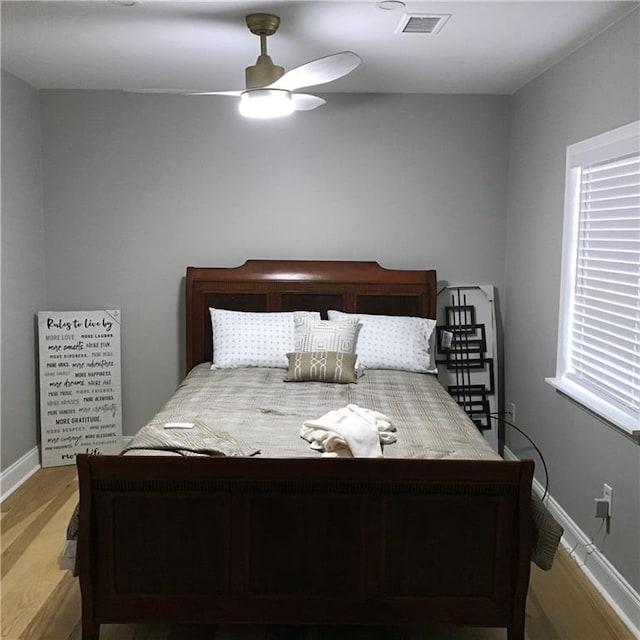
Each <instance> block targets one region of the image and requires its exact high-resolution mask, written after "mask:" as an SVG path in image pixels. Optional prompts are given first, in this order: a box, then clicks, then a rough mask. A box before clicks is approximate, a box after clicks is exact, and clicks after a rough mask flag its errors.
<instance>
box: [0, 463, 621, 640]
mask: <svg viewBox="0 0 640 640" xmlns="http://www.w3.org/2000/svg"><path fill="white" fill-rule="evenodd" d="M76 501H77V482H76V478H75V467H74V466H69V467H56V468H52V469H41V470H40V471H38V472H37V473H36V474H35V475H34V476H32V477H31V478H30V479H29V480H28V481H27V482H26V483H25V484H24V485H23V486H22V487H20V488H19V489H18V490H17V491H16V492H15V493H14V494H12V495H11V496H9V498H7V499H6V500H5V501H4V502H3V503H2V505H1V516H2V520H1V525H2V533H1V551H2V556H1V558H2V562H1V576H2V581H1V583H0V586H1V591H2V592H1V618H0V637H1V638H2V640H18V639H19V638H20V639H23V638H24V639H26V638H29V639H32V640H80V593H79V589H78V582H77V580H76V579H75V578H73V577H71V576H70V575H69V573H68V572H64V571H61V570H59V569H58V566H57V558H58V555H59V553H60V551H61V549H62V546H63V543H64V537H65V531H66V526H67V522H68V519H69V516H70V515H71V512H72V511H73V508H74V506H75V504H76ZM526 628H527V632H526V636H527V640H633V635H632V634H631V632H630V631H629V630H628V629H627V627H625V626H624V625H623V624H622V622H621V621H620V620H619V619H618V618H617V617H616V616H615V614H614V613H613V612H612V610H611V609H610V608H609V607H608V605H607V604H606V603H605V601H604V600H603V599H602V597H601V596H600V594H599V593H598V592H597V591H596V590H595V589H594V587H593V586H592V585H591V584H590V583H589V582H588V581H587V580H586V578H585V577H584V576H583V574H582V572H581V571H580V570H579V569H578V568H577V566H576V565H575V563H574V562H573V560H571V558H570V557H569V556H568V555H567V553H565V552H564V551H561V552H560V554H559V556H558V557H557V559H556V562H555V563H554V567H553V569H552V570H551V571H549V572H544V571H540V570H539V569H538V568H537V567H535V566H534V567H533V568H532V577H531V587H530V589H529V597H528V600H527V624H526ZM305 634H306V635H305ZM100 637H101V640H213V639H214V638H215V640H263V639H266V638H268V639H269V640H272V639H273V640H275V639H276V638H278V639H280V638H287V639H289V638H302V637H305V638H306V640H505V638H506V632H505V631H504V630H502V629H475V628H473V629H471V628H466V629H460V628H458V629H450V628H447V627H437V628H428V629H427V628H412V629H379V628H378V629H377V628H353V627H344V628H340V627H325V628H314V629H309V630H304V631H303V630H301V629H287V628H280V627H278V628H267V629H262V628H261V627H258V626H221V627H215V626H209V625H162V624H155V625H150V624H131V625H103V626H102V629H101V634H100Z"/></svg>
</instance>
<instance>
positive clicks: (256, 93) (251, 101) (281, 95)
mask: <svg viewBox="0 0 640 640" xmlns="http://www.w3.org/2000/svg"><path fill="white" fill-rule="evenodd" d="M239 108H240V113H241V114H242V115H243V116H244V117H245V118H281V117H283V116H289V115H291V114H292V113H293V112H294V110H295V106H294V103H293V100H292V99H291V92H290V91H285V90H283V89H250V90H248V91H244V92H243V93H242V95H241V96H240V107H239Z"/></svg>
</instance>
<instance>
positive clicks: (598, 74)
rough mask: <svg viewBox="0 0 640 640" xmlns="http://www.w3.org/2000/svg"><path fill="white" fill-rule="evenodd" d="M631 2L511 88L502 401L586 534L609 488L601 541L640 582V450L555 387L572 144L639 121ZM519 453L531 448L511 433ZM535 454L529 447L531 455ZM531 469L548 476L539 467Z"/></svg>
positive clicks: (639, 47) (638, 23) (639, 48)
mask: <svg viewBox="0 0 640 640" xmlns="http://www.w3.org/2000/svg"><path fill="white" fill-rule="evenodd" d="M639 15H640V14H639V12H638V11H636V12H634V13H633V14H632V15H630V16H628V17H627V18H626V19H624V20H623V21H622V22H620V23H618V24H617V25H614V26H613V27H612V28H611V29H609V30H608V31H606V32H604V33H603V34H601V35H600V36H599V37H598V38H596V39H595V40H593V41H591V42H590V43H588V44H587V45H586V46H585V47H583V48H582V49H580V50H578V51H576V52H575V53H574V54H573V55H571V56H570V57H568V58H566V59H565V60H563V61H562V62H561V63H560V64H558V65H556V66H555V67H554V68H553V69H551V70H550V71H547V72H546V73H544V74H543V75H542V76H539V77H538V78H537V79H536V80H534V81H533V82H531V83H529V84H528V85H527V86H526V87H524V88H523V89H521V90H520V91H518V93H517V94H516V95H515V96H514V97H513V102H512V116H511V162H510V163H511V170H510V185H509V218H508V226H507V248H506V271H505V280H506V295H505V298H506V300H505V306H504V326H505V343H504V352H505V365H506V366H505V371H506V376H505V384H506V403H507V406H509V403H510V402H514V403H515V404H516V407H517V411H516V417H517V422H518V425H519V426H520V427H521V428H523V429H524V430H525V431H526V432H527V433H529V435H530V436H531V437H532V438H533V439H534V441H535V442H536V443H537V444H538V446H539V447H540V448H541V449H542V451H543V452H544V454H545V457H546V460H547V463H548V465H549V471H550V476H551V486H550V491H551V494H552V496H553V497H554V498H555V499H556V500H557V501H558V502H559V503H560V504H561V505H562V507H563V508H564V509H565V510H566V511H567V512H568V514H569V515H570V516H571V518H572V519H573V520H574V521H575V522H576V523H577V524H578V526H579V527H580V528H581V529H582V530H583V531H584V532H585V533H587V534H592V533H594V532H595V531H596V529H597V528H598V526H599V522H600V521H599V520H596V518H594V515H593V510H594V502H593V501H594V498H596V497H600V496H601V495H602V485H603V483H604V482H607V483H609V484H611V485H612V486H613V488H614V497H613V502H614V507H613V508H614V517H613V518H612V523H611V534H610V537H609V538H608V539H607V540H606V541H605V542H604V543H603V541H602V540H603V539H602V535H599V536H598V538H597V542H598V543H599V547H600V548H601V550H604V553H605V555H606V556H607V558H608V559H609V560H610V561H611V563H612V564H613V565H614V566H615V567H616V568H617V569H618V570H619V571H620V572H621V573H622V574H623V575H624V577H625V578H626V579H627V580H628V581H629V582H630V584H631V585H632V586H633V587H634V588H635V589H636V590H638V589H639V588H640V538H639V533H638V532H639V530H640V527H639V523H640V447H639V446H638V445H637V444H635V443H633V442H632V441H631V440H629V439H628V438H627V437H625V436H624V435H622V434H620V433H619V432H617V431H614V430H613V429H612V428H611V427H609V426H607V425H605V424H604V423H603V422H601V421H599V420H597V419H595V418H594V417H592V416H591V415H590V414H588V413H587V412H586V411H584V410H582V409H581V408H579V407H578V406H577V405H575V404H573V403H572V402H570V401H569V400H567V399H566V398H565V397H563V396H561V395H559V394H558V393H556V392H555V391H554V390H553V389H552V388H551V387H550V386H549V385H547V384H546V383H545V382H544V378H545V377H548V376H554V375H555V362H556V338H557V326H558V301H559V291H560V264H561V242H562V222H563V205H564V200H563V199H564V174H565V153H566V147H567V145H569V144H572V143H574V142H578V141H580V140H584V139H586V138H590V137H592V136H595V135H597V134H599V133H602V132H603V131H607V130H610V129H613V128H616V127H619V126H621V125H623V124H626V123H628V122H631V121H634V120H637V119H638V118H640V103H639V96H640V87H639V78H640V69H639V67H640V64H639V60H640V44H639V39H640V36H639V34H640V19H639ZM509 445H510V447H511V448H512V449H513V450H514V451H515V453H516V454H518V455H519V456H521V457H522V456H527V455H528V456H532V451H531V449H529V448H528V447H527V446H526V443H525V442H524V440H523V439H522V438H521V437H519V436H514V437H512V438H510V439H509ZM532 457H533V456H532ZM536 477H537V478H538V479H539V480H540V481H543V479H544V476H543V474H542V473H541V472H540V470H538V473H537V474H536Z"/></svg>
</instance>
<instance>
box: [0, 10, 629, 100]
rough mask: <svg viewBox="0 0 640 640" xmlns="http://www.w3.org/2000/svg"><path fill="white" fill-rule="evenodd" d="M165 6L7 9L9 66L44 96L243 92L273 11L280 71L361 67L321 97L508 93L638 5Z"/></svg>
mask: <svg viewBox="0 0 640 640" xmlns="http://www.w3.org/2000/svg"><path fill="white" fill-rule="evenodd" d="M405 5H406V6H405V7H404V9H402V8H401V9H399V10H393V11H389V10H386V11H385V10H381V9H380V8H378V7H377V4H376V2H373V1H369V0H367V1H365V0H355V1H353V0H347V1H343V0H333V1H326V0H322V1H319V0H302V1H282V0H273V1H271V2H268V3H265V2H242V1H239V0H226V1H217V2H207V1H200V2H185V1H180V2H166V1H163V0H138V2H137V3H136V4H135V5H133V6H122V4H120V3H118V2H115V1H113V0H92V1H85V2H74V1H62V2H52V1H44V2H38V1H33V0H29V1H22V2H14V1H4V2H2V5H1V11H2V12H1V20H2V66H3V67H4V68H5V69H7V70H8V71H9V72H11V73H13V74H14V75H17V76H18V77H20V78H22V79H23V80H25V81H27V82H28V83H30V84H31V85H33V86H34V87H36V88H39V89H135V90H154V89H159V90H171V89H174V90H176V89H184V90H209V91H222V90H232V89H233V90H236V89H243V88H244V67H246V66H248V65H252V64H254V63H255V60H256V57H257V55H258V53H259V39H258V38H257V37H256V36H254V35H252V34H251V33H250V32H249V31H248V29H247V27H246V25H245V22H244V17H245V16H246V15H247V14H249V13H252V12H256V11H258V12H266V13H276V14H277V15H279V16H280V17H281V18H282V23H281V26H280V29H279V31H278V32H277V33H276V34H275V35H274V36H272V37H270V38H269V39H268V48H269V53H270V54H271V57H272V58H273V61H274V62H275V63H276V64H279V65H282V66H284V67H285V69H287V70H289V69H291V68H293V67H296V66H298V65H300V64H303V63H305V62H308V61H309V60H312V59H315V58H319V57H322V56H325V55H328V54H331V53H335V52H338V51H343V50H351V51H355V52H356V53H358V54H359V55H360V56H361V57H362V60H363V62H362V64H361V66H360V67H358V68H357V69H356V70H355V71H354V72H352V73H351V74H350V75H348V76H347V77H345V78H342V79H340V80H337V81H335V82H333V83H331V84H328V85H325V86H322V87H318V89H317V90H316V91H314V93H324V92H328V91H342V92H357V93H369V92H382V93H387V92H389V93H487V94H511V93H513V92H514V91H516V90H517V89H519V88H520V87H521V86H522V85H524V84H526V83H527V82H528V81H529V80H531V79H532V78H534V77H536V76H537V75H538V74H539V73H541V72H542V71H544V70H546V69H548V68H549V67H550V66H552V65H553V64H555V63H556V62H557V61H559V60H561V59H562V58H563V57H565V56H566V55H568V54H569V53H571V52H572V51H574V50H575V49H577V48H578V47H579V46H581V45H582V44H584V43H585V42H587V41H588V40H590V39H591V38H593V37H594V36H595V35H597V34H598V33H600V32H601V31H602V30H603V29H605V28H607V27H608V26H610V25H611V24H613V23H614V22H616V21H617V20H619V19H620V18H621V17H622V16H624V15H626V14H627V13H629V12H630V11H632V10H633V9H634V8H635V7H637V6H638V5H639V3H638V2H630V1H617V2H609V1H606V0H597V1H587V2H585V1H582V0H570V1H568V2H557V1H555V0H546V1H545V0H543V1H537V2H525V1H520V0H511V1H506V2H497V1H489V2H485V1H480V0H477V1H468V2H462V1H448V2H412V1H411V0H406V1H405ZM405 13H428V14H432V13H436V14H439V13H444V14H451V16H452V17H451V18H450V20H449V21H448V22H447V23H446V25H445V26H444V28H443V29H442V31H441V32H440V33H438V34H436V35H423V34H411V35H406V34H397V33H395V30H396V28H397V26H398V25H399V23H400V21H401V20H402V18H403V16H404V15H405Z"/></svg>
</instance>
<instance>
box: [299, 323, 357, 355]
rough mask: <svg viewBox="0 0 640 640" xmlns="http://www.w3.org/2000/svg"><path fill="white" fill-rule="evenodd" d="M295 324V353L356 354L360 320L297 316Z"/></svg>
mask: <svg viewBox="0 0 640 640" xmlns="http://www.w3.org/2000/svg"><path fill="white" fill-rule="evenodd" d="M293 323H294V330H295V332H294V344H295V346H294V350H295V351H341V352H344V353H354V352H355V350H356V342H357V340H358V333H359V331H360V327H361V324H360V320H359V319H358V318H355V317H353V318H344V319H340V320H336V321H331V320H320V319H318V318H312V317H308V316H296V317H295V318H294V320H293Z"/></svg>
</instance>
